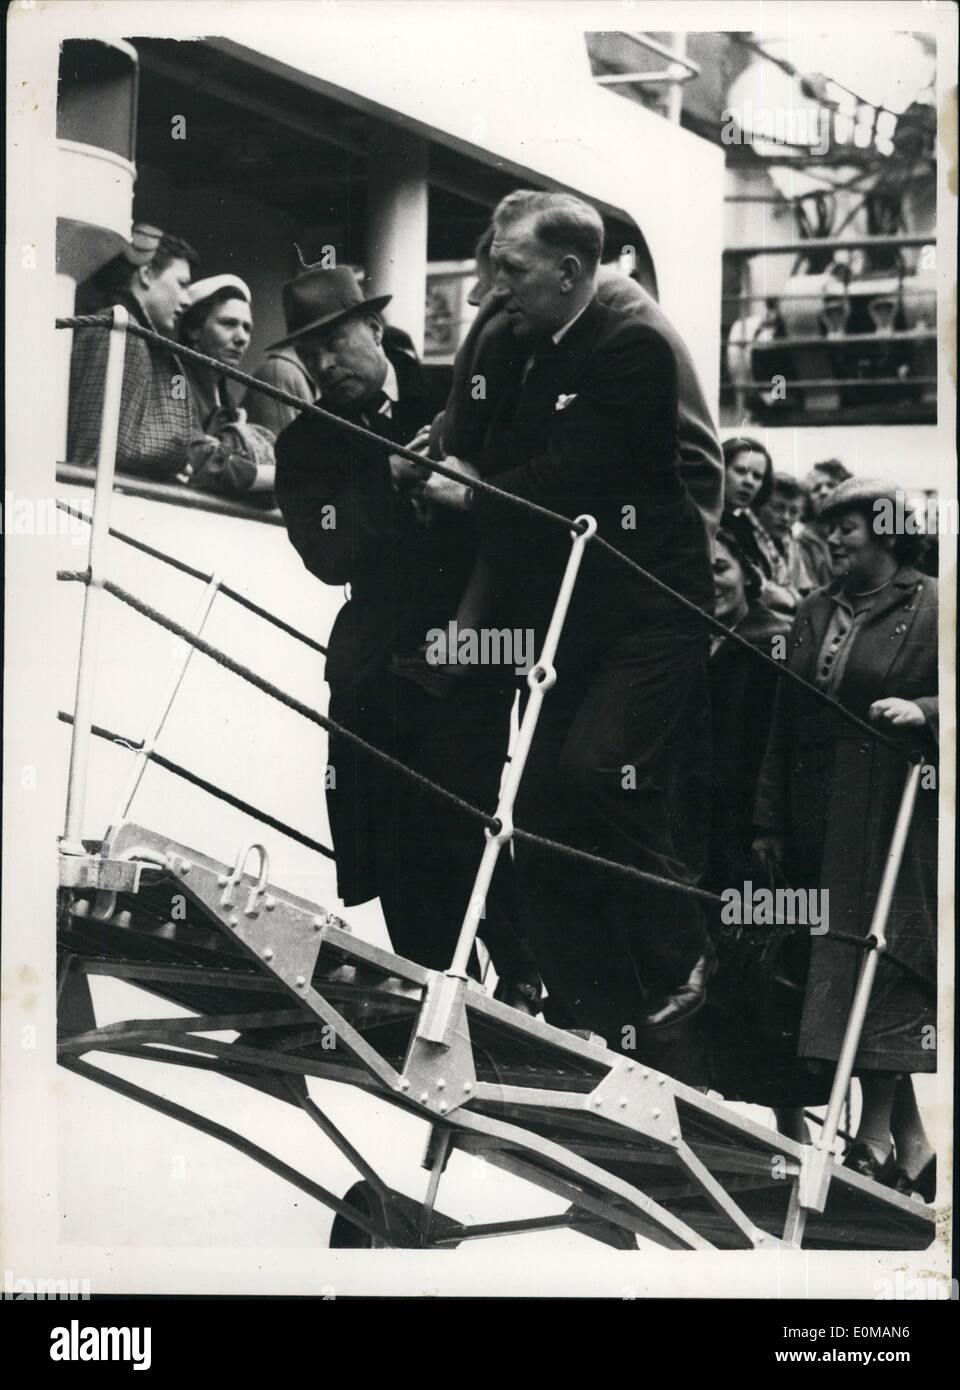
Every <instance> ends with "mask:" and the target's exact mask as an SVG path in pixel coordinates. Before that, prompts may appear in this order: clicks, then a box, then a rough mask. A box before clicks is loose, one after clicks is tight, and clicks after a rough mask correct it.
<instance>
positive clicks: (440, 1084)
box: [437, 1076, 447, 1091]
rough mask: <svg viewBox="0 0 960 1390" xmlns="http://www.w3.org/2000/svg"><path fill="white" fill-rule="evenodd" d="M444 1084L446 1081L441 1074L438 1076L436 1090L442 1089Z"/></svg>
mask: <svg viewBox="0 0 960 1390" xmlns="http://www.w3.org/2000/svg"><path fill="white" fill-rule="evenodd" d="M446 1084H447V1083H446V1082H445V1081H444V1079H443V1077H442V1076H441V1077H440V1078H439V1080H438V1081H437V1090H438V1091H442V1090H443V1089H444V1087H445V1086H446Z"/></svg>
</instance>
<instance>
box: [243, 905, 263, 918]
mask: <svg viewBox="0 0 960 1390" xmlns="http://www.w3.org/2000/svg"><path fill="white" fill-rule="evenodd" d="M243 915H244V917H259V916H260V913H259V910H258V909H257V908H255V907H245V908H244V909H243Z"/></svg>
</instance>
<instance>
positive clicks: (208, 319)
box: [180, 275, 274, 493]
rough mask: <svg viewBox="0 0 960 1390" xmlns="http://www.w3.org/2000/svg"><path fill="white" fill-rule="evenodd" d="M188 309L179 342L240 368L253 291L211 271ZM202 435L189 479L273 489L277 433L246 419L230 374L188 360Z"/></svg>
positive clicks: (217, 487) (214, 485)
mask: <svg viewBox="0 0 960 1390" xmlns="http://www.w3.org/2000/svg"><path fill="white" fill-rule="evenodd" d="M188 294H189V298H190V307H189V309H188V310H187V312H186V313H185V314H184V316H183V319H182V320H181V323H180V340H181V342H182V343H183V344H184V346H185V347H188V348H194V349H195V351H197V352H202V353H204V354H205V355H206V356H207V357H212V358H215V359H216V361H217V362H219V363H223V365H224V366H227V367H239V366H240V363H241V362H242V361H243V359H244V357H245V356H246V352H247V348H248V347H249V346H250V335H251V333H252V331H253V319H252V316H251V309H250V290H249V288H248V287H247V285H246V284H245V283H244V281H243V280H241V279H240V278H239V276H237V275H213V276H210V277H209V278H208V279H205V280H198V281H196V282H195V283H194V284H192V285H191V286H190V289H189V291H188ZM184 370H185V372H186V377H187V383H188V385H189V387H190V391H191V393H192V395H193V399H194V402H195V404H196V407H197V415H198V417H199V420H200V426H201V429H202V430H203V434H202V435H201V436H200V438H198V439H195V440H193V441H192V442H191V445H190V461H191V466H192V471H191V478H190V481H191V482H192V483H193V484H194V485H195V486H197V487H202V488H205V489H208V490H210V491H215V492H227V493H236V492H261V493H262V492H267V491H270V490H272V488H273V475H274V458H273V444H274V436H273V434H272V432H271V431H270V430H267V429H264V428H263V427H262V426H260V425H251V424H248V423H247V419H246V413H245V411H243V410H242V409H241V408H240V407H238V406H236V405H234V403H233V400H232V399H231V396H230V392H229V388H228V386H227V380H228V379H227V377H226V376H225V375H224V374H223V373H222V372H219V371H217V369H216V368H215V367H212V366H209V367H208V366H204V365H202V364H201V363H198V362H193V361H190V360H189V359H188V360H187V361H186V362H185V363H184Z"/></svg>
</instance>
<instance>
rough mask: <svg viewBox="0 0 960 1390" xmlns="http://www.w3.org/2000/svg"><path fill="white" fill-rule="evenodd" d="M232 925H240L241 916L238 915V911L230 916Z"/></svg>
mask: <svg viewBox="0 0 960 1390" xmlns="http://www.w3.org/2000/svg"><path fill="white" fill-rule="evenodd" d="M230 925H231V927H239V925H240V918H239V917H238V916H237V915H236V913H234V915H233V916H232V917H231V918H230Z"/></svg>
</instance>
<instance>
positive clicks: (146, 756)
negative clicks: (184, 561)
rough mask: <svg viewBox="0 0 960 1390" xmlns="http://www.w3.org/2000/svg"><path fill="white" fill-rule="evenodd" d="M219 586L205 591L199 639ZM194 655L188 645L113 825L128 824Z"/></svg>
mask: <svg viewBox="0 0 960 1390" xmlns="http://www.w3.org/2000/svg"><path fill="white" fill-rule="evenodd" d="M220 584H221V580H220V576H219V575H217V574H213V575H211V576H210V581H209V583H208V584H207V587H206V589H204V591H203V597H202V599H201V600H200V606H199V608H198V609H197V612H196V615H195V617H194V620H193V623H192V625H191V628H190V630H191V632H193V633H194V635H195V636H197V637H199V636H200V634H201V633H202V632H203V629H204V626H205V625H206V621H207V618H208V617H209V615H210V610H211V608H212V607H213V601H214V599H215V598H216V596H217V594H218V593H219V592H220ZM195 651H196V648H195V647H192V646H191V645H190V643H189V642H188V643H187V645H186V651H185V652H184V654H183V656H182V657H181V659H180V661H179V662H178V663H177V668H176V670H175V671H174V672H173V675H172V677H171V679H170V685H169V687H168V688H167V691H166V693H165V695H164V696H163V698H162V700H161V701H160V707H159V711H158V714H157V717H156V719H155V720H154V722H153V727H152V729H151V731H150V733H149V734H147V736H146V737H145V738H144V740H143V743H142V745H141V746H140V748H139V749H138V750H137V756H136V759H135V761H134V764H133V767H132V768H131V769H130V774H129V776H128V777H127V780H126V782H125V784H124V787H123V790H122V791H121V793H120V795H119V797H118V798H117V803H116V805H115V807H114V812H113V818H112V821H111V824H112V825H115V826H116V825H119V824H120V822H121V821H122V820H125V819H126V817H127V816H128V815H129V813H130V805H131V803H132V801H133V798H134V797H135V796H136V794H137V789H138V788H139V786H140V783H141V781H142V779H143V774H144V773H145V772H146V770H147V764H148V763H149V761H150V759H151V758H152V757H153V753H154V749H155V748H156V746H157V739H158V738H159V737H160V735H161V733H162V732H163V726H164V724H165V723H166V722H167V715H168V714H169V713H170V710H171V708H172V707H173V702H174V700H175V699H176V695H177V691H178V690H179V689H180V686H181V685H182V684H183V678H184V676H185V675H186V674H187V667H188V666H189V665H190V661H191V658H192V657H193V654H194V652H195Z"/></svg>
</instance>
